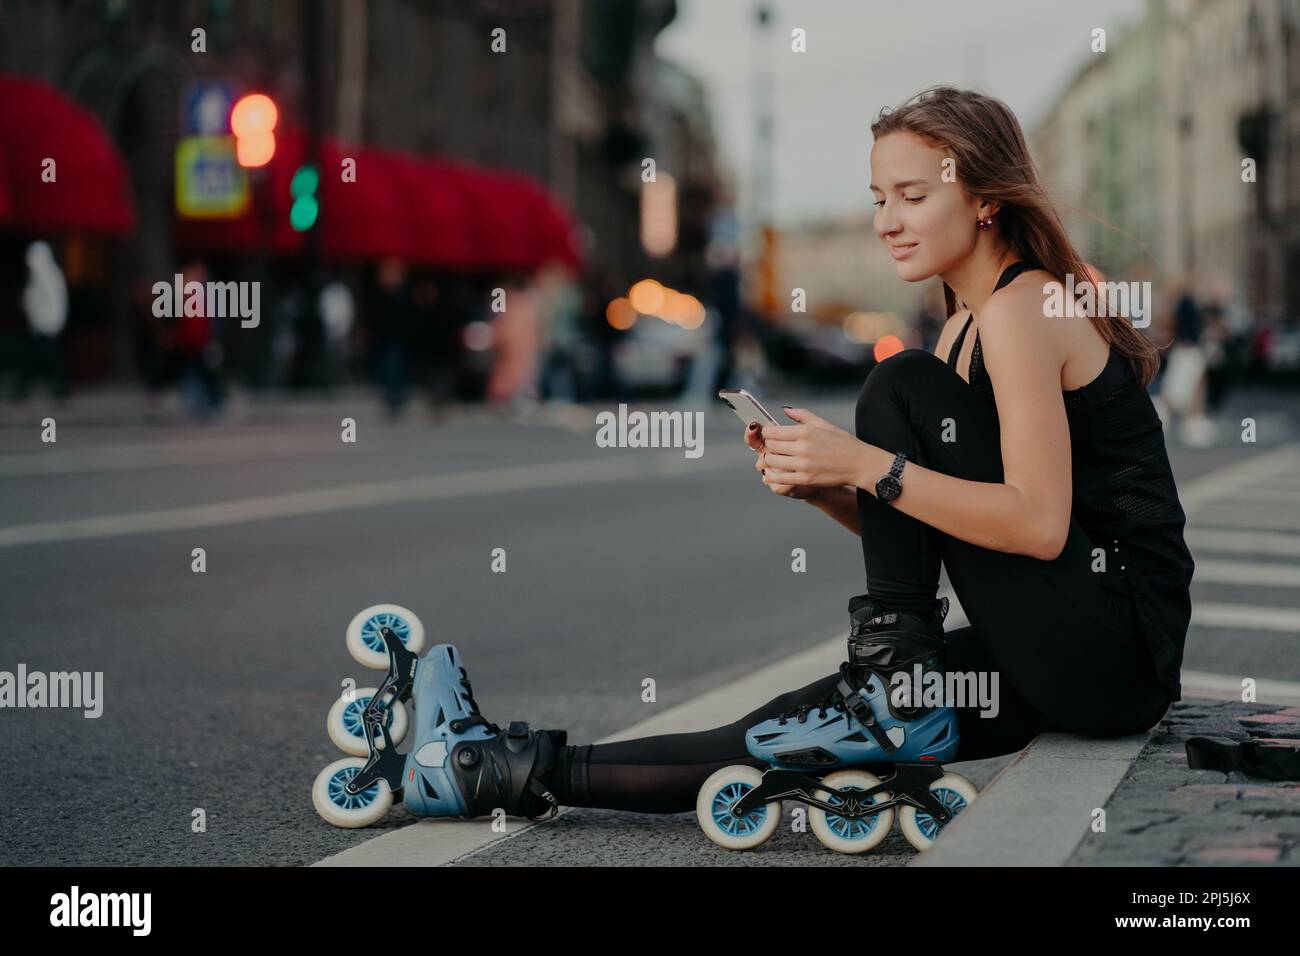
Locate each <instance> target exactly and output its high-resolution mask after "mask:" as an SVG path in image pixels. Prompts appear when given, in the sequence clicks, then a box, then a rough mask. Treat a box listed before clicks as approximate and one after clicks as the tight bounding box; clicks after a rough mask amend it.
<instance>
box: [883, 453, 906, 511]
mask: <svg viewBox="0 0 1300 956" xmlns="http://www.w3.org/2000/svg"><path fill="white" fill-rule="evenodd" d="M905 461H907V456H906V455H905V454H903V453H902V452H901V451H900V452H899V453H898V454H897V455H895V456H894V463H893V464H892V465H890V466H889V474H887V475H881V476H880V478H879V480H878V481H877V482H876V497H877V498H879V499H880V500H881V501H893V500H894V499H895V498H897V497H898V496H899V495H901V494H902V493H903V482H902V481H901V480H900V479H901V478H902V477H903V462H905Z"/></svg>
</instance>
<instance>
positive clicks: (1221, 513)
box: [1196, 489, 1300, 531]
mask: <svg viewBox="0 0 1300 956" xmlns="http://www.w3.org/2000/svg"><path fill="white" fill-rule="evenodd" d="M1243 494H1249V489H1247V490H1245V491H1243ZM1196 520H1197V522H1198V523H1201V524H1205V525H1209V526H1216V527H1221V528H1240V529H1243V530H1247V529H1252V528H1260V529H1267V530H1270V531H1300V508H1284V507H1279V506H1276V505H1275V506H1273V507H1271V508H1270V507H1267V506H1265V505H1263V504H1255V503H1252V502H1245V501H1234V502H1224V503H1220V502H1215V503H1214V504H1210V505H1206V506H1205V507H1204V508H1202V509H1201V510H1200V511H1198V512H1197V515H1196Z"/></svg>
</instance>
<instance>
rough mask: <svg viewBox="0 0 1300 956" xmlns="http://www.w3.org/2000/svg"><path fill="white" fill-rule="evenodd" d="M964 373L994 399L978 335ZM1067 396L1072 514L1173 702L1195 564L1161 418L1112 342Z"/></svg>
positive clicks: (1009, 273)
mask: <svg viewBox="0 0 1300 956" xmlns="http://www.w3.org/2000/svg"><path fill="white" fill-rule="evenodd" d="M1036 268H1039V266H1037V265H1035V264H1033V263H1028V262H1017V263H1014V264H1013V265H1010V266H1008V267H1007V268H1006V269H1005V270H1004V271H1003V273H1002V275H1001V276H999V277H998V282H997V285H996V286H994V289H993V291H994V292H996V291H997V290H998V289H1001V288H1003V287H1004V286H1006V285H1007V284H1008V283H1010V282H1011V280H1013V279H1014V278H1015V277H1016V276H1018V275H1020V274H1021V273H1022V272H1027V271H1029V270H1031V269H1036ZM974 318H975V316H974V314H972V315H971V316H970V318H968V319H967V320H966V324H965V325H964V326H962V330H961V334H959V335H958V336H957V341H956V342H954V343H953V346H952V349H951V350H950V351H949V353H948V364H949V365H950V366H952V368H953V369H954V370H956V368H957V357H958V355H959V354H960V353H961V347H962V343H963V342H964V341H965V339H966V330H967V329H969V328H970V326H971V322H972V321H974ZM968 375H969V379H970V385H971V388H972V389H974V390H975V391H976V392H978V393H980V394H981V395H982V396H984V397H986V398H987V399H988V400H990V401H991V400H993V385H992V383H991V382H990V381H989V378H988V375H987V373H986V372H985V369H984V357H983V354H982V353H981V350H980V339H979V330H978V329H977V330H976V332H975V345H974V347H973V348H972V350H971V360H970V369H969V372H968ZM1062 398H1063V399H1064V401H1065V414H1066V418H1067V420H1068V421H1069V426H1070V451H1071V463H1072V471H1073V476H1072V481H1073V505H1072V510H1071V514H1072V516H1073V517H1074V518H1075V519H1076V520H1077V521H1078V523H1079V525H1080V526H1081V527H1082V528H1083V530H1084V531H1085V532H1086V533H1087V535H1088V538H1089V539H1090V540H1091V541H1092V543H1093V546H1094V547H1095V548H1104V549H1105V552H1106V564H1105V567H1106V570H1105V572H1098V573H1100V574H1101V583H1102V586H1103V587H1105V588H1107V589H1109V590H1111V591H1114V592H1116V593H1119V594H1121V595H1130V596H1132V597H1133V599H1134V601H1135V602H1136V606H1137V612H1138V619H1139V621H1140V622H1141V626H1142V631H1143V637H1144V639H1145V640H1146V643H1147V647H1148V649H1149V650H1150V651H1151V655H1152V660H1153V661H1154V663H1155V667H1156V673H1157V674H1158V675H1159V677H1160V681H1161V684H1162V685H1163V686H1164V688H1165V689H1166V690H1167V691H1168V692H1169V694H1170V699H1171V700H1179V699H1180V698H1181V696H1182V686H1181V683H1180V681H1179V670H1180V668H1181V666H1182V659H1183V645H1184V642H1185V640H1186V637H1187V627H1188V624H1189V622H1190V620H1191V613H1192V604H1191V582H1192V571H1193V569H1194V567H1195V564H1194V562H1193V561H1192V556H1191V553H1190V552H1189V551H1188V550H1187V544H1186V542H1185V541H1184V540H1183V528H1184V526H1185V524H1186V521H1187V519H1186V515H1185V514H1184V513H1183V508H1182V505H1181V504H1180V502H1179V500H1178V489H1177V487H1176V486H1175V485H1174V477H1173V471H1172V469H1171V468H1170V466H1169V455H1168V452H1167V451H1166V450H1165V435H1164V430H1163V428H1162V427H1161V424H1160V416H1159V415H1157V414H1156V410H1155V406H1154V405H1153V404H1152V403H1151V397H1150V396H1149V395H1148V394H1147V390H1146V389H1145V388H1143V387H1142V386H1141V385H1139V384H1138V381H1137V379H1136V377H1135V376H1134V374H1133V368H1132V366H1131V365H1130V363H1129V361H1128V360H1127V359H1126V358H1125V357H1124V356H1123V355H1122V354H1121V353H1120V352H1118V351H1116V349H1115V348H1114V346H1112V347H1111V349H1110V356H1109V358H1108V359H1107V361H1106V367H1105V368H1103V369H1102V370H1101V372H1100V373H1099V374H1098V375H1097V377H1096V378H1095V379H1093V380H1092V381H1091V382H1089V383H1088V384H1087V385H1084V386H1083V387H1082V388H1075V389H1070V390H1069V391H1064V390H1063V391H1062Z"/></svg>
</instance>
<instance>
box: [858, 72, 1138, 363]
mask: <svg viewBox="0 0 1300 956" xmlns="http://www.w3.org/2000/svg"><path fill="white" fill-rule="evenodd" d="M897 132H909V133H914V134H916V135H917V136H920V137H921V138H922V139H924V140H926V141H928V142H930V143H932V144H933V145H935V146H937V147H938V148H940V149H944V150H946V151H947V152H948V153H950V154H951V156H952V157H953V158H954V159H955V160H956V174H957V181H958V182H960V183H961V184H962V186H963V187H964V188H965V190H966V192H967V193H969V194H970V195H972V196H974V197H976V198H978V199H983V200H986V201H996V202H999V203H1001V208H1000V209H999V211H998V213H997V215H996V216H994V218H993V222H994V228H995V229H997V230H998V231H999V233H1000V234H1001V236H1002V238H1003V239H1004V240H1006V242H1007V244H1008V245H1009V246H1010V247H1011V248H1012V249H1013V250H1014V251H1015V252H1016V254H1017V255H1019V256H1020V258H1021V259H1023V260H1025V261H1027V262H1032V263H1037V264H1038V265H1039V266H1041V267H1042V268H1043V269H1044V270H1046V271H1047V272H1050V273H1051V274H1052V275H1053V276H1055V277H1056V278H1057V279H1059V280H1060V281H1061V283H1062V284H1064V283H1065V281H1066V276H1067V275H1073V276H1074V277H1075V285H1076V286H1079V285H1080V284H1081V283H1083V282H1085V281H1087V282H1092V281H1094V279H1093V276H1094V275H1095V272H1094V270H1092V269H1091V268H1090V267H1089V266H1088V264H1087V263H1086V262H1084V260H1083V257H1082V256H1080V255H1079V253H1078V251H1077V250H1076V249H1075V248H1074V244H1073V243H1071V242H1070V237H1069V235H1068V234H1067V233H1066V231H1065V226H1064V225H1063V224H1062V223H1061V218H1060V216H1058V215H1057V212H1056V207H1055V206H1054V205H1053V204H1052V200H1051V198H1050V197H1049V196H1048V194H1047V190H1046V189H1044V188H1043V185H1042V183H1041V182H1040V181H1039V179H1038V170H1037V168H1035V166H1034V161H1033V158H1032V157H1031V156H1030V154H1029V146H1028V144H1027V143H1026V142H1025V134H1024V132H1023V131H1022V130H1021V128H1020V122H1019V121H1018V120H1017V119H1016V116H1015V114H1014V113H1012V112H1011V109H1010V108H1009V107H1008V106H1007V105H1006V104H1005V103H1003V102H1002V101H1001V100H996V99H994V98H993V97H991V96H984V95H983V94H982V93H976V92H973V91H971V90H958V89H954V88H953V87H950V86H936V87H932V88H930V89H928V90H925V91H923V92H921V93H918V94H917V95H916V96H914V97H912V98H911V99H909V100H908V101H907V102H905V103H903V104H902V105H901V106H899V107H898V108H897V109H894V110H890V109H888V108H885V109H883V110H881V112H880V115H879V116H878V117H877V118H876V121H875V122H874V123H872V124H871V133H872V135H873V136H875V138H876V139H877V140H878V139H880V137H882V136H884V135H886V134H888V133H897ZM971 228H972V229H973V228H974V224H973V223H972V224H971ZM1097 285H1098V286H1100V283H1097ZM1103 291H1104V290H1103V289H1102V288H1097V289H1096V294H1097V309H1096V314H1094V315H1092V316H1091V320H1092V323H1093V325H1095V326H1096V327H1097V331H1098V332H1100V333H1101V336H1102V338H1103V339H1105V340H1106V342H1107V343H1109V344H1110V345H1113V346H1114V347H1115V349H1116V350H1117V351H1119V352H1120V353H1121V354H1122V355H1124V356H1125V357H1126V358H1127V359H1128V360H1129V364H1130V365H1131V366H1132V368H1133V376H1134V378H1136V379H1137V381H1138V383H1139V384H1141V385H1142V386H1143V387H1146V386H1147V385H1148V384H1149V383H1150V382H1151V379H1152V378H1154V377H1155V374H1156V372H1157V371H1158V370H1159V368H1160V357H1159V353H1158V352H1157V350H1156V347H1155V346H1154V345H1153V344H1152V343H1151V341H1150V340H1148V339H1147V337H1146V336H1144V335H1143V334H1142V333H1140V332H1138V331H1137V329H1135V328H1134V327H1133V326H1132V325H1131V324H1130V323H1129V321H1128V320H1127V319H1125V318H1123V317H1121V316H1118V315H1116V314H1115V312H1114V309H1113V308H1112V307H1111V305H1110V304H1108V303H1106V302H1105V301H1104V299H1103V296H1102V292H1103ZM943 294H944V299H945V301H946V302H947V304H948V314H949V315H952V314H953V313H954V312H955V311H956V310H957V299H956V296H955V295H954V294H953V291H952V289H951V288H949V287H948V284H947V283H946V282H945V283H944V286H943ZM1078 294H1079V292H1076V295H1078Z"/></svg>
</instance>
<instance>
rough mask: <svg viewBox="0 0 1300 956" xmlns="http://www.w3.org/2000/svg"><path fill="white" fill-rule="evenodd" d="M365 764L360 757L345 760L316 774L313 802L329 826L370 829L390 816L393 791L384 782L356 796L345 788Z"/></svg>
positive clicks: (312, 791) (371, 786) (367, 788)
mask: <svg viewBox="0 0 1300 956" xmlns="http://www.w3.org/2000/svg"><path fill="white" fill-rule="evenodd" d="M365 765H366V762H365V760H363V759H361V758H360V757H344V758H343V759H342V760H336V761H334V762H333V763H332V764H330V765H329V766H328V767H326V768H325V769H324V770H322V771H321V772H320V773H318V774H317V775H316V782H315V783H314V784H312V788H311V802H312V803H314V804H315V805H316V812H317V813H319V814H320V815H321V818H322V819H323V820H324V821H325V822H326V823H332V824H333V825H334V826H336V827H349V828H351V827H368V826H370V825H371V824H374V823H378V822H379V821H380V820H381V819H383V817H384V814H386V813H388V808H389V807H391V806H392V805H393V792H392V791H391V790H389V789H388V784H387V783H386V782H385V781H383V780H377V781H375V783H373V784H372V785H370V786H369V787H366V789H365V790H362V791H361V792H360V793H358V794H356V795H355V796H353V795H352V794H350V793H348V792H347V791H346V790H345V789H343V788H344V787H345V786H346V785H347V782H348V781H349V780H351V779H352V778H353V777H355V776H356V775H357V773H358V772H359V771H360V770H361V768H362V767H364V766H365Z"/></svg>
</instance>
